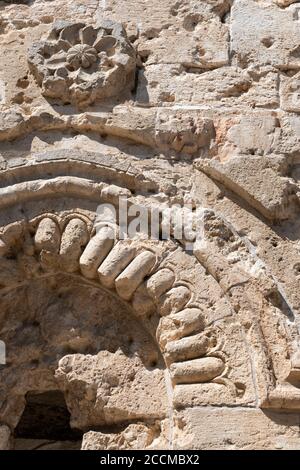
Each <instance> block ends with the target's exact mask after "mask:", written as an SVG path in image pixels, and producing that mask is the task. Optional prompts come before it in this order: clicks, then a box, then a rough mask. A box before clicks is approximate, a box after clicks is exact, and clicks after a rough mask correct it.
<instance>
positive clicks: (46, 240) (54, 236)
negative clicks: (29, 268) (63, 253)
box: [34, 217, 60, 253]
mask: <svg viewBox="0 0 300 470" xmlns="http://www.w3.org/2000/svg"><path fill="white" fill-rule="evenodd" d="M34 242H35V247H36V249H37V250H38V251H42V250H46V251H50V252H52V253H58V251H59V247H60V230H59V227H58V225H57V223H56V222H55V221H54V220H53V219H50V218H49V217H45V218H44V219H42V220H41V221H40V223H39V225H38V228H37V231H36V232H35V237H34Z"/></svg>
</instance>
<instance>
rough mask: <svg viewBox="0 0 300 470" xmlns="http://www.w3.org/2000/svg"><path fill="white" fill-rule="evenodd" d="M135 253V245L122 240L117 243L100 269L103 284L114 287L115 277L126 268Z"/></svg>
mask: <svg viewBox="0 0 300 470" xmlns="http://www.w3.org/2000/svg"><path fill="white" fill-rule="evenodd" d="M135 254H136V247H135V246H133V245H131V244H127V243H122V242H119V243H117V244H116V245H115V246H114V247H113V249H112V250H111V252H110V253H109V255H108V256H107V258H106V259H105V260H104V262H103V263H102V264H101V266H100V267H99V269H98V274H99V279H100V282H101V284H103V285H104V286H105V287H108V288H111V287H113V286H114V283H115V279H116V278H117V277H118V276H119V274H120V273H121V272H122V271H123V269H125V268H126V266H127V265H128V264H129V263H130V261H131V260H132V259H133V258H134V256H135Z"/></svg>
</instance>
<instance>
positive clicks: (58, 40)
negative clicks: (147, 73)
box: [28, 21, 136, 108]
mask: <svg viewBox="0 0 300 470" xmlns="http://www.w3.org/2000/svg"><path fill="white" fill-rule="evenodd" d="M28 62H29V66H30V69H31V71H32V72H33V74H34V76H35V78H36V80H37V82H38V84H39V85H40V86H41V87H42V93H43V94H44V95H45V96H47V97H48V98H54V99H55V98H56V99H57V98H58V99H59V100H61V101H62V102H63V103H72V104H74V105H76V106H77V107H79V108H80V107H82V106H87V105H88V104H90V103H93V102H94V101H95V100H103V99H105V98H109V97H111V96H113V95H117V94H119V93H120V92H124V90H125V89H126V88H127V89H129V90H130V89H131V88H132V87H133V85H134V74H135V66H136V57H135V51H134V49H133V47H132V45H131V44H130V42H129V41H128V40H127V37H126V33H125V30H124V29H123V27H122V26H121V25H120V24H117V23H113V22H109V21H107V22H103V23H102V24H101V25H99V26H98V27H97V28H94V27H93V26H91V25H87V24H84V23H69V22H64V21H58V22H56V23H54V25H53V28H52V30H51V32H50V35H49V39H48V40H47V41H43V42H39V43H34V44H33V45H32V46H31V48H30V50H29V54H28Z"/></svg>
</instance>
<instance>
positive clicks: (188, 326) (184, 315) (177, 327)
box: [157, 308, 205, 347]
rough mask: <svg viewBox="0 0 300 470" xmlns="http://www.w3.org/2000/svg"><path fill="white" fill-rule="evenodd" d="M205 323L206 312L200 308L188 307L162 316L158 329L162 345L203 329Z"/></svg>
mask: <svg viewBox="0 0 300 470" xmlns="http://www.w3.org/2000/svg"><path fill="white" fill-rule="evenodd" d="M204 325H205V320H204V314H203V312H202V311H201V310H200V309H198V308H186V309H184V310H182V311H180V312H178V313H172V314H171V315H168V316H166V317H162V318H161V320H160V323H159V326H158V329H157V337H158V340H159V342H160V344H161V346H162V347H165V345H166V343H167V342H168V341H172V340H176V339H179V338H182V337H183V336H188V335H190V334H191V333H194V332H195V331H201V330H203V328H204Z"/></svg>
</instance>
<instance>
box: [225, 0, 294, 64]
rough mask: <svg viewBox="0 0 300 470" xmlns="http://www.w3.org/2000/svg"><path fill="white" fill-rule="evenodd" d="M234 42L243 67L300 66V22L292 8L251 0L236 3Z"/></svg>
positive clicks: (238, 61) (237, 61) (237, 59)
mask: <svg viewBox="0 0 300 470" xmlns="http://www.w3.org/2000/svg"><path fill="white" fill-rule="evenodd" d="M231 41H232V42H231V45H232V53H233V55H234V59H235V61H236V63H237V64H238V65H240V66H241V67H245V66H248V65H250V64H271V65H272V66H274V67H277V68H278V69H294V70H295V69H297V68H299V67H300V56H299V22H298V20H297V16H295V15H294V14H293V11H292V10H289V9H286V10H282V9H279V8H278V7H277V5H272V4H271V5H264V4H259V3H257V2H249V1H247V0H239V1H238V2H235V4H234V5H233V7H232V10H231Z"/></svg>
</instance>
